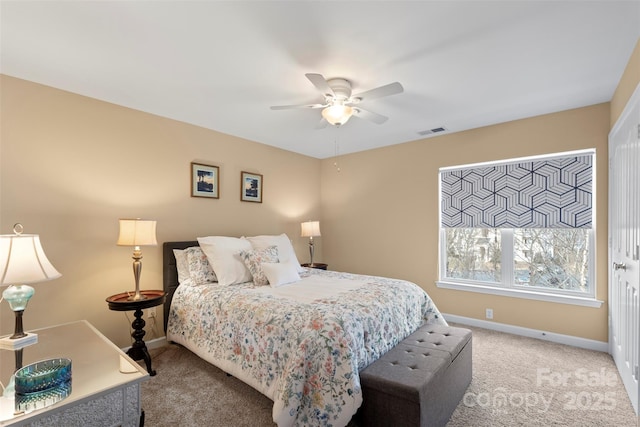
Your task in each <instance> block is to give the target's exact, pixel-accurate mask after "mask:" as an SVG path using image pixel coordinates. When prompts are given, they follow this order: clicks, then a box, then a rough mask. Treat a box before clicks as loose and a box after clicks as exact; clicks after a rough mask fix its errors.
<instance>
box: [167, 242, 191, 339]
mask: <svg viewBox="0 0 640 427" xmlns="http://www.w3.org/2000/svg"><path fill="white" fill-rule="evenodd" d="M192 246H199V245H198V241H197V240H190V241H184V242H164V243H163V244H162V284H163V289H164V291H165V292H166V293H167V299H166V301H165V303H164V331H165V333H166V332H167V322H168V321H169V309H170V308H171V300H172V299H173V293H174V292H175V291H176V288H177V287H178V270H177V269H176V257H175V255H173V250H174V249H186V248H190V247H192Z"/></svg>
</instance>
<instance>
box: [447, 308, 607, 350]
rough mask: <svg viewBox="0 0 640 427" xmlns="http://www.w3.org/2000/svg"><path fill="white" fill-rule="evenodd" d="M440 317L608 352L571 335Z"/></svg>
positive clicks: (599, 343)
mask: <svg viewBox="0 0 640 427" xmlns="http://www.w3.org/2000/svg"><path fill="white" fill-rule="evenodd" d="M442 315H443V316H444V318H445V320H446V321H447V322H451V323H458V324H461V325H469V326H476V327H478V328H484V329H491V330H493V331H498V332H506V333H509V334H514V335H521V336H524V337H529V338H538V339H541V340H545V341H551V342H555V343H558V344H566V345H571V346H574V347H580V348H586V349H588V350H596V351H602V352H604V353H608V352H609V343H607V342H604V341H596V340H590V339H587V338H580V337H574V336H571V335H563V334H556V333H554V332H547V331H541V330H537V329H529V328H523V327H521V326H514V325H507V324H505V323H497V322H491V321H488V320H480V319H474V318H472V317H464V316H457V315H455V314H446V313H442Z"/></svg>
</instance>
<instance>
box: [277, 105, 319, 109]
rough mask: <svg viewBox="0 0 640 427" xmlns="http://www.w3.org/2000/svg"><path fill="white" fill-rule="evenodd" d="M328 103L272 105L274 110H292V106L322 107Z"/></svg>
mask: <svg viewBox="0 0 640 427" xmlns="http://www.w3.org/2000/svg"><path fill="white" fill-rule="evenodd" d="M322 107H326V104H301V105H274V106H272V107H270V108H271V109H272V110H290V109H292V108H322Z"/></svg>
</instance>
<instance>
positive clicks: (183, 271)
mask: <svg viewBox="0 0 640 427" xmlns="http://www.w3.org/2000/svg"><path fill="white" fill-rule="evenodd" d="M173 255H174V256H175V257H176V270H178V283H180V284H182V283H185V282H186V281H187V280H189V279H190V278H191V276H190V275H189V263H188V262H187V253H186V252H185V251H184V250H182V249H174V250H173Z"/></svg>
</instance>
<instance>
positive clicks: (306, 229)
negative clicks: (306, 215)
mask: <svg viewBox="0 0 640 427" xmlns="http://www.w3.org/2000/svg"><path fill="white" fill-rule="evenodd" d="M300 225H301V227H302V233H301V234H300V236H302V237H308V238H309V255H310V258H311V261H310V262H309V264H310V266H313V238H314V237H318V236H320V235H321V234H320V221H307V222H303V223H302V224H300Z"/></svg>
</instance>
